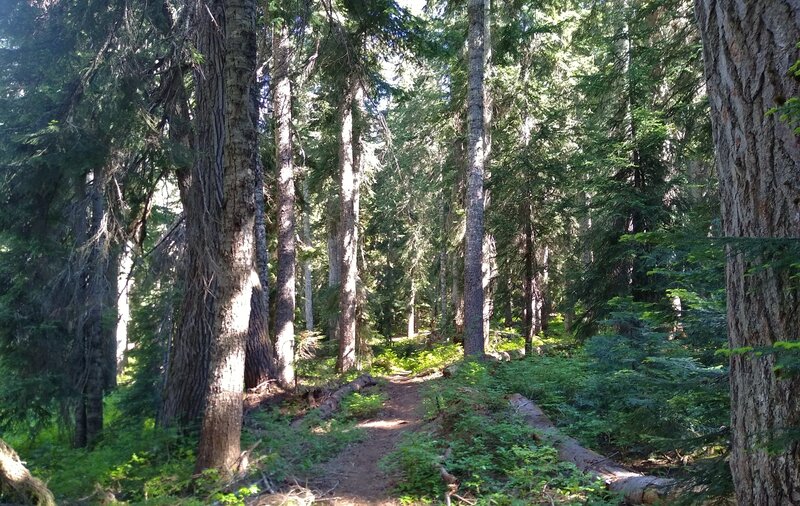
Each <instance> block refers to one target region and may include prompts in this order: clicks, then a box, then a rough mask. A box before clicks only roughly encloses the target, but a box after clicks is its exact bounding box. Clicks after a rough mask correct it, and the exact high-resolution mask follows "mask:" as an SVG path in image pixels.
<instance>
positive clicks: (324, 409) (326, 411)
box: [292, 374, 377, 427]
mask: <svg viewBox="0 0 800 506" xmlns="http://www.w3.org/2000/svg"><path fill="white" fill-rule="evenodd" d="M376 384H377V383H376V382H375V379H374V378H373V377H372V376H370V375H369V374H362V375H361V376H359V377H358V378H356V379H354V380H353V381H351V382H350V383H347V384H346V385H344V386H342V387H341V388H339V389H337V390H336V391H335V392H333V393H332V394H331V395H330V397H328V398H327V399H326V400H325V402H323V403H322V404H320V405H319V406H317V407H316V408H315V409H314V410H313V411H311V413H314V414H315V415H316V416H318V417H319V419H320V420H326V419H328V418H330V417H331V416H332V415H333V413H334V412H335V411H336V410H337V409H338V408H339V404H340V403H341V402H342V399H344V397H345V396H346V395H347V394H349V393H352V392H358V391H359V390H361V389H362V388H366V387H369V386H372V385H376ZM309 414H310V413H309ZM306 416H308V415H306ZM304 419H305V417H303V418H298V419H297V420H295V421H294V422H292V427H299V426H300V425H301V424H302V423H303V420H304Z"/></svg>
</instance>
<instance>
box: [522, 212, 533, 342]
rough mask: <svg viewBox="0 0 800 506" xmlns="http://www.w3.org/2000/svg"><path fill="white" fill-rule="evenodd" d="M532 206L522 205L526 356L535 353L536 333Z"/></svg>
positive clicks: (523, 323)
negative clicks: (534, 338) (534, 323)
mask: <svg viewBox="0 0 800 506" xmlns="http://www.w3.org/2000/svg"><path fill="white" fill-rule="evenodd" d="M531 212H532V210H531V206H530V204H525V205H523V206H522V220H523V223H524V228H525V232H524V233H525V239H524V244H525V246H524V248H525V249H524V251H523V258H524V263H525V267H524V274H523V275H524V278H523V281H522V282H523V295H522V335H523V336H524V337H525V356H528V357H530V356H531V354H533V336H534V335H535V334H536V331H535V329H534V325H533V321H534V313H535V312H536V308H535V303H534V293H533V292H534V271H533V255H534V252H533V224H532V223H531Z"/></svg>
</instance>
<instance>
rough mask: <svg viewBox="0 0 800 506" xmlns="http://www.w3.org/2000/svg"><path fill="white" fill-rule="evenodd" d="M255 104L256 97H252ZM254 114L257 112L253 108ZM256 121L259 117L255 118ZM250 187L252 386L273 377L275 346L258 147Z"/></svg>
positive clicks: (248, 355)
mask: <svg viewBox="0 0 800 506" xmlns="http://www.w3.org/2000/svg"><path fill="white" fill-rule="evenodd" d="M253 103H254V105H255V106H256V107H257V106H258V99H257V98H255V99H254V102H253ZM256 114H258V112H257V111H256ZM253 121H254V124H257V121H258V117H257V116H256V117H255V118H254V119H253ZM252 163H253V178H254V182H253V189H254V196H255V198H254V202H255V224H254V229H253V237H254V239H255V246H254V256H255V259H254V260H255V268H256V276H254V277H253V287H252V292H251V294H250V322H249V324H248V329H247V346H246V349H245V359H244V386H245V387H246V388H255V387H257V386H258V385H260V384H262V383H264V382H265V381H267V380H268V379H269V378H270V377H275V376H276V372H275V369H276V358H275V348H274V346H273V344H272V339H270V336H269V251H268V250H267V224H266V218H265V216H264V215H265V209H264V167H263V166H262V165H261V155H260V154H259V153H258V150H256V152H255V153H254V157H253V162H252Z"/></svg>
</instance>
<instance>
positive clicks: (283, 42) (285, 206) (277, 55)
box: [272, 22, 295, 388]
mask: <svg viewBox="0 0 800 506" xmlns="http://www.w3.org/2000/svg"><path fill="white" fill-rule="evenodd" d="M272 34H273V35H272V51H273V60H272V61H273V64H272V79H273V82H274V88H273V114H274V115H275V147H276V149H277V153H276V157H275V160H276V164H277V170H278V273H277V285H278V286H277V289H278V300H277V303H276V307H275V348H276V357H277V371H276V373H277V380H278V383H279V384H280V385H281V386H282V387H284V388H293V387H294V308H295V217H294V167H293V165H292V89H291V83H290V80H289V64H290V61H291V54H292V43H291V38H290V37H289V29H288V28H287V26H286V23H285V22H284V23H282V25H281V26H275V27H273V30H272Z"/></svg>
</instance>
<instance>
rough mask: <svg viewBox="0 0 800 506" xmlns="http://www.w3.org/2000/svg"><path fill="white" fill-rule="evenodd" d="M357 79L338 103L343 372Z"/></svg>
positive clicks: (350, 306) (351, 264)
mask: <svg viewBox="0 0 800 506" xmlns="http://www.w3.org/2000/svg"><path fill="white" fill-rule="evenodd" d="M356 81H357V79H356V78H355V76H351V77H350V79H349V80H348V83H347V84H346V85H345V89H344V93H343V96H342V100H341V103H340V105H339V172H340V174H341V178H340V179H341V188H340V192H339V204H340V205H341V214H340V218H339V227H340V229H339V235H340V238H341V245H342V249H341V254H342V257H341V259H342V264H341V265H342V267H341V276H342V278H341V283H340V288H339V357H338V361H337V364H336V368H337V370H338V371H339V372H346V371H349V370H350V369H352V368H354V367H355V366H356V277H357V258H356V254H357V251H358V229H357V228H356V226H357V224H356V216H355V209H354V196H355V191H356V188H355V187H356V182H357V180H358V179H357V174H356V168H355V164H354V163H353V99H354V97H353V95H354V90H355V87H356V86H357V84H356Z"/></svg>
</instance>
